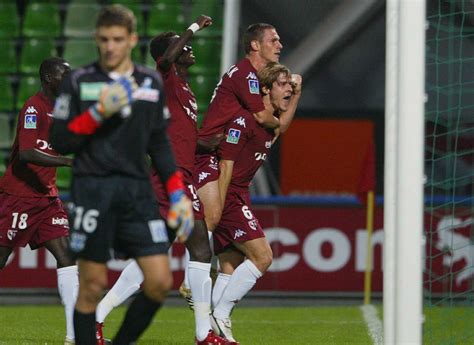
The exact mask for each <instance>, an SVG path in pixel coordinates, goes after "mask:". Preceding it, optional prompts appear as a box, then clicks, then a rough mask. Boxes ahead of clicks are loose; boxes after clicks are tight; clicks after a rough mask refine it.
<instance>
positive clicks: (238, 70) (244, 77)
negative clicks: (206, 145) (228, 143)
mask: <svg viewBox="0 0 474 345" xmlns="http://www.w3.org/2000/svg"><path fill="white" fill-rule="evenodd" d="M242 108H243V109H245V110H247V111H249V112H250V113H251V114H254V113H258V112H260V111H262V110H264V109H265V106H264V105H263V101H262V97H261V96H260V86H259V84H258V79H257V71H256V70H255V68H254V67H253V66H252V64H251V63H250V60H249V59H247V58H244V59H242V60H241V61H239V62H238V63H237V64H236V65H234V66H232V67H230V68H229V70H228V71H227V73H225V74H224V76H223V77H222V79H221V80H220V82H219V83H218V84H217V87H216V90H214V94H213V96H212V99H211V104H210V105H209V108H208V110H207V114H206V116H205V117H204V121H203V123H202V126H201V128H200V129H199V133H198V137H199V139H201V140H204V141H205V140H209V139H210V138H211V137H213V136H214V135H216V134H219V133H223V132H224V129H225V127H226V125H227V124H228V123H229V122H230V121H231V120H232V119H233V118H234V116H235V115H236V114H237V113H238V112H240V111H241V110H242Z"/></svg>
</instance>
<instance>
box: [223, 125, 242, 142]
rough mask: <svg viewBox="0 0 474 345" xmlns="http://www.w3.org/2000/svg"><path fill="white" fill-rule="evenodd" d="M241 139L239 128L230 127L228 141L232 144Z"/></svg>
mask: <svg viewBox="0 0 474 345" xmlns="http://www.w3.org/2000/svg"><path fill="white" fill-rule="evenodd" d="M239 139H240V131H239V130H238V129H234V128H230V129H229V134H227V139H226V141H227V142H228V143H231V144H237V143H238V142H239Z"/></svg>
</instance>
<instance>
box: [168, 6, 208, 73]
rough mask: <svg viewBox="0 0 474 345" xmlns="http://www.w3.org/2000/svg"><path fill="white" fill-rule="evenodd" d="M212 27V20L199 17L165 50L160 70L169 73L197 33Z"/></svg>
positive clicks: (204, 16) (203, 16)
mask: <svg viewBox="0 0 474 345" xmlns="http://www.w3.org/2000/svg"><path fill="white" fill-rule="evenodd" d="M210 25H212V18H211V17H208V16H206V15H201V16H199V17H198V18H197V19H196V21H195V22H194V23H193V24H191V25H190V26H189V28H188V29H187V30H186V31H185V32H184V33H182V34H181V36H177V39H176V40H173V41H171V44H170V45H169V46H168V48H167V49H166V50H165V53H164V54H163V57H162V58H161V59H160V66H159V67H160V69H161V70H163V71H165V72H167V71H169V69H170V68H171V65H172V64H173V63H175V62H176V60H177V59H178V58H179V56H180V55H181V54H182V52H183V48H184V47H185V45H186V43H187V42H188V41H189V40H190V38H191V37H192V36H193V35H194V33H195V32H196V31H200V30H202V29H204V28H206V27H208V26H210Z"/></svg>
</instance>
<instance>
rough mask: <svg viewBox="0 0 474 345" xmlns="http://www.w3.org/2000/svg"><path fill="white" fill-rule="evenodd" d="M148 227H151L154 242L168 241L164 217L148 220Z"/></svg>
mask: <svg viewBox="0 0 474 345" xmlns="http://www.w3.org/2000/svg"><path fill="white" fill-rule="evenodd" d="M148 227H149V228H150V234H151V239H152V241H153V242H154V243H168V232H167V231H166V226H165V222H164V221H163V220H162V219H154V220H150V221H148Z"/></svg>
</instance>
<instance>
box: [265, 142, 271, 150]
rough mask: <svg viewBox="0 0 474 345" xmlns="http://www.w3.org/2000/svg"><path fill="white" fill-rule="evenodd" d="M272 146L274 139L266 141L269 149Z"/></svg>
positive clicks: (266, 146)
mask: <svg viewBox="0 0 474 345" xmlns="http://www.w3.org/2000/svg"><path fill="white" fill-rule="evenodd" d="M270 147H272V141H271V140H268V141H265V148H266V149H269V148H270Z"/></svg>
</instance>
